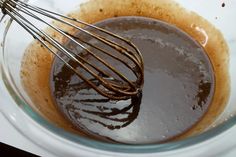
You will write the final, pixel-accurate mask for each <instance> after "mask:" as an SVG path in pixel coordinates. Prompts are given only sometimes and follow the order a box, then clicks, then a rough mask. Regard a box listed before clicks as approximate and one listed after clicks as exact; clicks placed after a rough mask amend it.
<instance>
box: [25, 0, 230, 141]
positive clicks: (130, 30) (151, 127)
mask: <svg viewBox="0 0 236 157" xmlns="http://www.w3.org/2000/svg"><path fill="white" fill-rule="evenodd" d="M88 15H93V16H88ZM68 16H71V17H74V18H78V19H80V20H82V21H86V22H88V23H93V24H94V23H97V22H99V23H97V25H99V26H101V27H104V28H106V29H109V30H111V31H113V32H115V33H118V34H120V35H122V36H124V37H126V38H129V39H131V41H132V42H134V43H135V44H136V45H137V46H138V48H139V49H140V51H141V52H142V55H143V57H144V62H145V83H144V88H143V91H142V94H140V95H137V97H134V98H132V99H130V100H127V101H119V102H117V101H110V100H108V99H106V98H103V97H100V96H99V95H96V94H95V93H94V91H92V90H90V89H89V88H88V87H87V86H84V87H85V88H84V87H82V86H81V85H82V84H83V83H82V82H81V80H80V79H79V78H78V77H77V76H75V75H74V73H72V72H71V71H70V70H68V69H67V68H66V67H65V66H64V65H63V64H61V63H60V62H59V61H58V59H55V58H54V56H53V55H52V54H51V53H50V52H49V51H48V50H47V49H45V48H44V47H42V46H41V44H40V43H39V42H37V41H34V42H32V44H30V45H29V46H28V47H27V49H26V52H25V55H24V57H23V59H22V67H21V79H22V85H23V87H24V89H25V91H26V93H27V94H28V96H29V97H30V99H31V101H32V103H29V104H30V105H31V107H32V108H33V109H34V110H35V111H36V112H38V113H39V114H41V115H42V117H44V118H45V119H46V120H48V121H49V122H51V124H52V125H55V126H57V127H59V128H62V129H64V130H66V131H68V132H72V133H75V134H76V135H80V136H83V137H88V138H93V139H97V140H103V141H104V140H105V141H109V142H120V143H130V144H140V143H158V142H165V141H168V140H178V139H183V138H186V137H189V136H192V135H196V134H199V133H201V132H202V131H203V130H204V129H205V128H207V127H209V125H211V124H212V122H213V121H214V120H215V119H216V118H217V117H218V115H219V114H220V113H221V112H222V111H223V110H224V107H225V105H226V104H227V100H228V97H229V91H230V88H229V87H230V84H229V83H230V81H229V73H228V63H229V54H228V47H227V43H226V41H225V40H224V37H223V36H222V34H221V32H220V31H219V30H218V29H216V28H215V27H214V26H213V25H212V24H210V23H209V22H208V21H207V20H205V19H204V18H202V17H201V16H199V15H197V14H196V13H194V12H190V11H188V10H186V9H185V8H182V7H181V6H180V5H179V4H177V3H176V2H175V1H173V0H138V1H137V0H122V1H117V0H88V1H86V2H85V3H83V4H81V5H80V9H79V10H75V11H73V12H71V13H70V14H68ZM121 16H132V17H123V18H121ZM134 16H140V17H134ZM113 17H117V18H115V19H111V18H113ZM142 17H147V18H142ZM150 18H152V19H150ZM155 19H158V20H160V21H165V22H167V23H168V24H166V23H163V22H160V21H157V20H155ZM104 20H105V21H104ZM101 21H102V22H101ZM54 24H55V25H58V24H56V23H54ZM175 26H176V27H178V28H180V29H181V30H182V31H181V30H180V29H178V28H176V27H175ZM60 27H61V28H64V26H61V25H60ZM64 29H65V30H67V32H73V30H70V29H68V28H64ZM46 31H47V32H48V33H49V34H50V35H51V36H53V37H54V38H57V39H58V40H59V41H61V42H62V43H64V44H66V45H68V46H72V47H73V44H72V43H70V42H69V43H68V42H67V43H66V42H65V41H63V38H61V36H60V35H59V34H58V33H56V32H54V31H52V30H50V29H47V30H46ZM184 32H186V33H184ZM187 34H188V35H187ZM75 35H77V36H79V35H81V34H80V33H79V32H77V34H75ZM196 41H197V42H196ZM78 53H80V52H78ZM94 63H95V64H96V62H94ZM56 68H58V69H56ZM66 81H68V82H66ZM80 83H82V84H80ZM58 108H59V109H60V110H58ZM61 113H63V114H61ZM63 115H64V116H63ZM65 117H66V118H65Z"/></svg>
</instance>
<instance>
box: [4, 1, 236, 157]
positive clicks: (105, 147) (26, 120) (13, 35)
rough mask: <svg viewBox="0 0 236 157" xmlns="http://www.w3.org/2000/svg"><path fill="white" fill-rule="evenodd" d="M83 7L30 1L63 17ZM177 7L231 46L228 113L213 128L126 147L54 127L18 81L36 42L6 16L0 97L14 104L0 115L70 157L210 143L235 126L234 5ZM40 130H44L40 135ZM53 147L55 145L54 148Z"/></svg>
mask: <svg viewBox="0 0 236 157" xmlns="http://www.w3.org/2000/svg"><path fill="white" fill-rule="evenodd" d="M84 2H86V0H30V1H29V3H31V4H34V5H37V6H40V7H44V8H48V9H51V10H54V11H57V12H60V13H67V12H69V11H71V10H73V9H75V8H78V9H79V7H80V4H82V3H84ZM177 2H179V3H180V5H182V6H183V7H185V8H187V9H189V10H191V11H194V12H196V13H198V14H199V15H201V16H202V17H204V18H205V19H207V20H208V21H210V22H211V23H212V24H213V25H214V26H216V28H218V29H219V30H220V31H221V32H222V34H223V35H224V38H225V39H226V41H227V43H228V46H229V53H230V69H229V70H230V79H231V85H230V86H231V92H230V99H229V101H228V104H227V106H226V108H225V109H224V111H223V112H222V114H221V115H220V116H219V118H218V119H217V120H216V121H215V122H214V123H213V124H212V125H211V127H210V129H207V130H206V131H203V132H202V133H201V134H199V135H196V136H193V137H189V138H186V139H183V140H179V141H174V142H168V143H164V144H147V145H125V144H108V143H104V142H98V141H94V140H91V139H87V138H84V137H82V136H79V135H76V134H73V133H70V132H67V131H65V130H63V129H61V128H59V127H56V126H55V125H53V124H51V123H50V122H49V121H47V120H46V119H45V118H43V117H42V116H40V114H38V113H37V112H35V110H33V109H32V108H31V107H30V106H32V105H33V104H32V101H31V100H30V98H29V97H28V95H27V93H26V92H25V91H24V88H23V87H22V84H21V81H20V67H21V59H22V56H23V54H24V50H25V48H26V47H27V46H28V44H29V43H30V42H31V41H32V37H31V36H30V35H29V34H27V32H26V31H24V30H23V29H22V28H21V27H20V26H19V25H17V24H16V23H15V22H13V23H11V22H10V18H9V17H4V18H3V20H2V22H1V23H0V42H1V47H0V65H1V69H0V73H1V80H0V81H2V82H1V83H2V84H5V87H2V89H1V90H2V91H1V93H0V95H2V97H4V93H5V94H6V91H8V94H7V95H11V98H13V99H14V102H13V101H7V103H8V104H4V105H2V104H3V102H4V100H2V104H0V110H1V111H2V112H3V114H4V115H5V116H6V117H7V118H8V119H10V121H11V122H12V124H13V125H14V126H15V127H16V128H17V129H18V130H19V131H20V132H21V133H22V134H24V135H25V136H26V137H28V138H29V139H31V140H32V141H34V143H36V144H39V145H40V146H42V147H44V148H45V149H51V148H52V149H54V150H58V152H71V153H72V152H73V151H72V148H76V149H78V150H80V152H83V151H84V152H89V151H90V152H92V151H97V153H101V154H102V153H104V152H110V153H121V154H122V153H129V155H130V153H131V154H132V153H161V152H164V151H173V150H178V149H180V148H186V147H191V146H193V145H195V144H198V143H201V142H204V141H207V140H210V139H212V138H213V137H216V136H218V135H219V134H221V133H223V132H224V131H226V130H228V129H229V128H231V127H233V126H234V125H235V124H236V70H235V67H236V34H235V28H236V20H233V19H235V16H236V9H235V8H236V1H234V0H224V3H225V6H224V7H222V3H223V2H222V1H215V0H208V1H205V0H198V1H195V0H177ZM4 98H5V97H4ZM0 101H1V100H0ZM33 126H34V127H33ZM39 130H41V132H40V131H39ZM43 134H44V135H45V136H46V135H47V136H50V140H51V144H48V141H47V139H45V138H46V137H45V138H41V137H42V135H43ZM45 141H47V142H45ZM53 142H55V143H54V144H53ZM45 143H47V144H48V145H47V144H45ZM59 143H61V144H62V145H60V144H59ZM63 145H64V146H63ZM67 146H69V147H67ZM59 148H60V149H59ZM66 149H67V151H66ZM70 149H71V150H70ZM58 154H59V153H58ZM108 154H109V153H108ZM70 155H71V154H70ZM123 155H124V154H123ZM126 155H127V154H126Z"/></svg>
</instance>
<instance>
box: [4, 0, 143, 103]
mask: <svg viewBox="0 0 236 157" xmlns="http://www.w3.org/2000/svg"><path fill="white" fill-rule="evenodd" d="M0 8H1V10H2V12H3V13H4V14H7V15H9V16H10V17H11V18H12V19H13V20H14V21H16V22H17V23H18V24H19V25H21V26H22V27H23V28H24V29H25V30H26V31H27V32H28V33H30V34H31V35H32V36H33V37H34V38H35V39H37V40H38V41H39V42H40V43H41V44H42V45H43V46H44V47H45V48H47V49H48V50H49V51H50V52H51V53H53V54H54V55H55V56H56V57H58V58H59V59H60V60H61V61H62V62H64V64H65V65H66V66H67V67H69V68H70V69H71V70H73V71H74V72H75V73H76V74H77V75H78V76H79V78H81V79H82V80H83V81H84V82H85V83H86V84H87V85H88V86H90V87H91V88H93V89H94V90H96V92H97V93H99V94H101V95H102V96H104V97H107V98H110V99H113V100H121V99H128V98H130V97H132V96H135V95H137V94H138V93H139V92H140V89H141V88H142V85H143V81H144V76H143V75H144V74H143V58H142V55H141V53H140V52H139V50H138V48H137V47H136V46H135V45H134V44H133V43H131V42H130V41H129V40H127V39H125V38H123V37H121V36H118V35H116V34H114V33H112V32H110V31H107V30H105V29H102V28H99V27H97V26H95V25H91V24H88V23H86V22H83V21H80V20H79V19H75V18H72V17H69V16H65V15H63V14H59V13H56V12H52V11H50V10H46V9H43V8H40V7H37V6H33V5H30V4H27V3H25V2H23V1H19V0H0ZM29 17H30V18H29ZM44 17H47V18H49V19H51V21H56V22H57V23H62V24H63V25H66V26H67V27H71V28H72V29H73V30H77V32H82V33H83V34H85V35H86V36H88V37H89V38H92V39H95V40H96V41H97V42H100V43H101V44H100V45H104V44H105V45H106V46H107V47H108V48H104V46H103V47H100V46H99V44H98V45H95V44H93V43H90V42H89V40H85V39H82V38H79V37H77V36H75V35H74V34H72V33H70V32H66V31H65V30H63V29H62V28H60V27H57V26H56V25H53V24H52V22H47V21H46V20H44ZM31 18H33V19H34V20H36V21H37V23H39V22H40V23H43V24H45V25H47V27H50V28H51V29H53V30H54V31H56V32H57V33H59V34H60V35H62V36H63V38H66V39H67V40H69V41H70V42H73V43H74V44H76V46H79V47H80V48H81V49H83V51H85V52H86V53H88V54H89V55H90V56H92V57H93V58H94V59H96V61H97V62H99V63H101V64H102V65H103V67H106V68H107V69H109V70H110V72H107V71H106V70H104V69H101V68H100V67H99V66H97V65H95V64H93V63H91V62H90V60H89V59H87V58H84V57H83V55H80V53H79V52H74V51H72V50H70V49H68V48H67V47H66V46H65V45H64V44H63V43H61V42H60V41H58V40H56V39H55V38H54V37H53V36H51V35H50V34H48V33H47V32H46V31H44V30H41V29H39V28H38V27H37V26H36V25H35V23H34V22H33V21H32V20H30V19H31ZM85 35H84V36H85ZM95 51H96V52H98V51H99V53H100V54H103V55H105V56H109V57H110V59H111V58H112V59H114V60H116V62H117V61H118V62H119V64H122V65H123V66H125V67H126V69H127V71H129V72H130V73H132V74H134V76H135V78H134V79H132V80H131V79H130V78H129V77H128V76H126V75H125V74H124V73H122V72H120V71H119V70H118V69H117V68H116V66H114V65H113V64H112V62H109V61H108V60H106V59H105V58H107V57H103V56H102V55H98V54H97V53H94V52H95ZM65 57H67V59H65ZM68 59H69V60H73V61H74V62H76V63H77V65H76V66H74V65H71V64H70V63H69V62H68ZM77 67H79V68H81V69H83V71H85V72H86V74H84V73H81V72H80V71H79V70H78V68H77ZM88 75H89V76H90V77H86V76H88Z"/></svg>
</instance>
